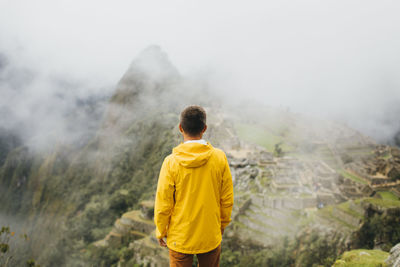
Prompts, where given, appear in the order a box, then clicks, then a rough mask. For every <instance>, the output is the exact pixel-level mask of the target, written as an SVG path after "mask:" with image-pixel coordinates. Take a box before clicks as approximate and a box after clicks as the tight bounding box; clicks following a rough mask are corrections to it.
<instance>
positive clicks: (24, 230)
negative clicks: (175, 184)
mask: <svg viewBox="0 0 400 267" xmlns="http://www.w3.org/2000/svg"><path fill="white" fill-rule="evenodd" d="M0 68H2V65H1V64H0ZM0 71H1V69H0ZM71 86H72V85H71ZM192 103H195V104H199V105H202V106H204V107H205V109H206V110H207V114H208V115H207V116H208V117H207V125H208V129H207V131H206V134H205V137H204V139H206V140H207V141H209V142H210V143H211V144H212V145H213V146H215V147H219V148H221V149H222V150H224V151H225V153H226V155H227V158H228V161H229V166H230V169H231V172H232V177H233V183H234V206H233V213H232V222H231V224H230V225H229V226H228V227H227V228H226V230H225V233H224V236H223V241H222V252H221V263H220V264H221V266H392V267H394V266H400V149H399V147H398V146H396V142H392V143H391V145H388V144H383V143H378V142H377V141H375V140H374V139H372V138H371V137H368V136H366V135H364V134H363V133H361V132H359V131H358V130H355V129H353V128H352V127H351V125H345V124H343V123H340V122H337V121H333V120H328V119H324V118H321V117H318V116H311V115H305V114H300V113H296V112H292V111H291V110H289V109H286V108H282V107H272V106H267V105H263V104H257V103H247V102H245V101H243V103H231V104H230V103H227V102H226V101H224V100H223V96H221V95H220V94H218V93H217V92H215V90H214V89H213V88H212V87H208V86H207V85H206V84H201V83H199V82H198V81H196V80H191V79H188V78H186V77H185V76H183V75H181V74H180V72H179V71H178V70H177V68H176V67H174V65H173V64H172V63H171V62H170V61H169V58H168V56H167V54H166V53H165V52H164V51H162V50H161V48H160V47H158V46H150V47H148V48H147V49H145V50H144V51H142V52H141V53H140V54H139V55H138V56H137V58H135V59H134V60H133V62H132V64H131V65H130V66H129V68H128V70H127V71H126V73H125V74H124V75H123V76H122V78H121V79H120V81H119V83H118V84H117V86H116V88H115V90H114V92H113V93H112V95H110V96H108V97H106V98H94V99H89V100H87V101H82V102H80V104H79V105H77V106H76V107H75V108H74V110H73V111H68V112H71V113H68V114H69V115H68V120H69V124H68V127H66V129H67V128H68V129H70V131H67V130H66V131H65V132H64V133H62V132H61V133H59V134H58V133H53V134H52V135H50V134H49V137H48V139H47V137H46V138H44V139H40V138H37V139H35V138H34V137H30V136H29V134H24V135H21V134H20V133H21V130H20V128H18V127H19V126H18V127H17V126H15V127H12V128H7V127H5V126H4V125H0V227H3V229H2V232H0V266H26V264H28V266H37V265H40V266H119V267H124V266H160V267H163V266H168V262H169V258H168V250H167V249H166V248H163V247H160V246H159V245H158V243H157V239H156V237H155V225H154V221H153V215H154V214H153V213H154V198H155V192H156V187H157V179H158V174H159V170H160V167H161V164H162V161H163V159H164V158H165V157H166V156H167V155H168V154H170V153H171V151H172V148H173V147H175V146H176V145H178V144H179V143H180V142H181V137H180V135H179V130H178V124H179V112H180V111H181V110H182V108H183V107H185V106H186V105H188V104H192ZM7 112H8V111H7V110H5V109H4V110H0V114H1V115H2V116H10V114H11V113H7ZM74 121H76V122H79V127H78V126H76V125H74ZM78 128H79V129H84V130H82V131H81V130H79V129H78ZM23 129H24V133H27V132H26V130H27V129H29V127H26V126H24V128H23ZM69 133H75V134H74V137H73V138H65V137H64V136H63V135H67V134H69ZM78 133H79V134H78ZM27 136H28V137H29V138H28V137H27ZM38 140H40V142H39V141H38ZM43 143H45V144H46V146H44V148H43V147H42V146H41V145H40V144H43ZM397 145H399V143H397ZM38 147H40V148H41V149H38ZM6 227H9V228H6ZM7 261H9V262H8V263H7ZM194 264H197V263H196V262H195V263H194ZM351 264H359V265H351ZM196 266H197V265H196Z"/></svg>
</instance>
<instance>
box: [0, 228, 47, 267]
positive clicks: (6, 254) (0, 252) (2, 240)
mask: <svg viewBox="0 0 400 267" xmlns="http://www.w3.org/2000/svg"><path fill="white" fill-rule="evenodd" d="M14 237H15V232H11V230H10V227H8V226H2V227H1V229H0V267H9V266H15V265H16V264H17V262H16V259H19V260H20V261H21V258H22V257H21V255H18V256H16V252H15V251H13V248H12V245H11V243H12V242H11V241H12V240H11V239H12V238H14ZM20 238H22V239H24V240H28V236H27V235H26V234H22V235H20ZM25 265H26V266H28V267H40V265H38V264H36V262H35V260H33V259H29V260H26V262H25Z"/></svg>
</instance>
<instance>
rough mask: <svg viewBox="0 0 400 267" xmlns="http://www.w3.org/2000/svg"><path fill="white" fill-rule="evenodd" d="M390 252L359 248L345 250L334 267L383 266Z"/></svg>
mask: <svg viewBox="0 0 400 267" xmlns="http://www.w3.org/2000/svg"><path fill="white" fill-rule="evenodd" d="M388 256H389V253H387V252H384V251H381V250H365V249H357V250H351V251H347V252H345V253H344V254H343V255H342V256H341V257H340V259H338V260H337V261H336V262H335V264H334V265H333V266H334V267H383V266H386V264H385V260H386V259H387V257H388Z"/></svg>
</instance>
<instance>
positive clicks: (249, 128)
mask: <svg viewBox="0 0 400 267" xmlns="http://www.w3.org/2000/svg"><path fill="white" fill-rule="evenodd" d="M236 130H237V133H238V135H239V137H240V138H242V139H243V140H245V141H248V142H251V143H255V144H258V145H260V146H263V147H265V148H266V149H267V150H268V151H269V152H274V150H275V145H276V144H279V143H282V144H281V146H280V148H281V149H282V150H283V151H284V152H286V151H290V150H293V147H292V146H290V145H288V144H287V143H286V142H285V141H286V140H285V139H284V138H283V137H282V136H278V135H274V134H273V133H271V132H270V131H268V130H266V129H263V128H261V127H257V126H256V125H251V124H238V125H237V127H236Z"/></svg>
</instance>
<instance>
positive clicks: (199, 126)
mask: <svg viewBox="0 0 400 267" xmlns="http://www.w3.org/2000/svg"><path fill="white" fill-rule="evenodd" d="M181 126H182V129H183V131H184V132H185V133H187V134H188V135H190V136H197V135H199V134H200V133H201V131H202V130H203V129H204V127H205V126H206V111H205V110H204V109H203V108H202V107H200V106H188V107H187V108H185V109H184V110H183V111H182V113H181Z"/></svg>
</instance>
